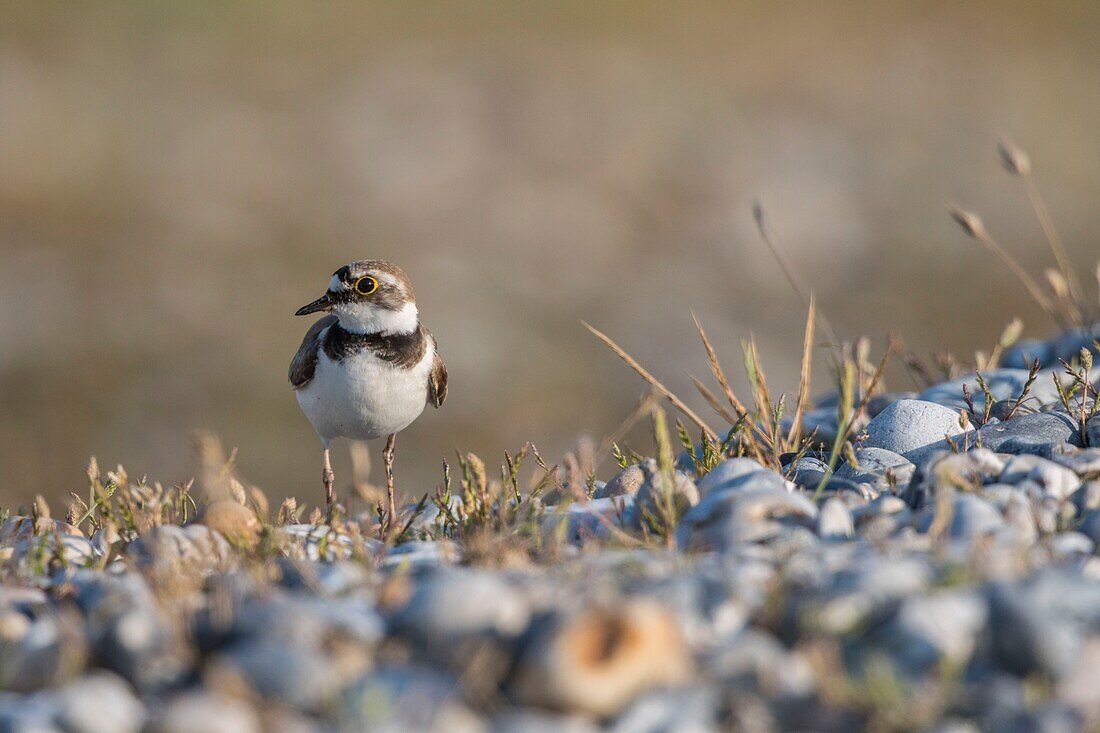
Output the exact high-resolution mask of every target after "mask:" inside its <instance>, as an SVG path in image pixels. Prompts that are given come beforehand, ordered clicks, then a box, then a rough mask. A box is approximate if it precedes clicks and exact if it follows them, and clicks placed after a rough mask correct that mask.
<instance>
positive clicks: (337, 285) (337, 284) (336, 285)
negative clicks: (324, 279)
mask: <svg viewBox="0 0 1100 733" xmlns="http://www.w3.org/2000/svg"><path fill="white" fill-rule="evenodd" d="M328 289H329V290H331V291H332V292H334V293H335V292H338V291H340V290H347V289H348V286H347V285H346V284H345V283H344V281H343V280H341V279H340V278H339V277H337V276H336V275H333V276H332V279H331V280H329V281H328Z"/></svg>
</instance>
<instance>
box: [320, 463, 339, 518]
mask: <svg viewBox="0 0 1100 733" xmlns="http://www.w3.org/2000/svg"><path fill="white" fill-rule="evenodd" d="M321 481H323V482H324V484H325V504H326V505H327V506H328V518H329V521H330V522H331V521H332V513H333V511H334V510H335V508H336V494H335V492H333V490H332V485H333V484H334V483H335V482H336V476H335V474H333V473H332V462H331V461H330V460H329V450H328V448H325V465H324V467H323V468H322V469H321Z"/></svg>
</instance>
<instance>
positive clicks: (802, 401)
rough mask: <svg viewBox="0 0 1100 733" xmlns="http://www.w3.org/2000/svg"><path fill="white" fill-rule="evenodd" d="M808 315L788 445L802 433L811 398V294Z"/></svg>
mask: <svg viewBox="0 0 1100 733" xmlns="http://www.w3.org/2000/svg"><path fill="white" fill-rule="evenodd" d="M808 311H809V312H808V313H807V314H806V330H805V332H804V334H803V337H802V366H801V369H800V371H799V375H798V397H797V399H796V400H795V407H794V420H793V421H792V422H791V429H790V431H789V432H788V433H787V443H793V442H795V440H796V439H797V438H798V437H799V436H800V435H801V432H802V415H803V413H804V412H805V411H806V402H807V400H809V398H810V366H811V360H812V358H813V342H814V319H815V316H816V303H815V300H814V296H813V294H812V293H811V294H810V306H809V308H808Z"/></svg>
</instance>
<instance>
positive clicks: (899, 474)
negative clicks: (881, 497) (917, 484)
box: [836, 447, 916, 491]
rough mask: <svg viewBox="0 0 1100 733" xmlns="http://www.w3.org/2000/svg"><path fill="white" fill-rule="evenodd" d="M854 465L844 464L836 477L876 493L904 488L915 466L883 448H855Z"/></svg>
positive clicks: (903, 457)
mask: <svg viewBox="0 0 1100 733" xmlns="http://www.w3.org/2000/svg"><path fill="white" fill-rule="evenodd" d="M855 458H856V463H854V464H852V463H845V464H844V465H843V466H841V467H840V468H839V469H837V472H836V475H837V476H838V477H840V478H843V479H848V480H850V481H854V482H856V483H862V484H870V485H871V486H872V487H873V488H874V489H875V490H877V491H888V490H890V489H891V488H892V487H895V486H902V487H903V486H906V485H908V483H909V480H910V479H911V478H912V477H913V472H914V470H915V469H916V466H914V465H913V462H912V461H910V460H909V459H907V458H905V456H902V455H900V454H898V453H895V452H893V451H890V450H886V449H884V448H871V447H864V448H857V449H856V451H855Z"/></svg>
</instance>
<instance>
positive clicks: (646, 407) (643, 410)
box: [592, 390, 661, 467]
mask: <svg viewBox="0 0 1100 733" xmlns="http://www.w3.org/2000/svg"><path fill="white" fill-rule="evenodd" d="M660 398H661V395H659V394H658V393H657V392H655V391H654V390H649V391H648V392H646V393H645V394H644V395H643V396H642V398H641V399H640V400H638V405H637V406H636V407H635V408H634V410H633V411H632V412H631V413H630V414H629V415H628V416H627V418H626V419H625V420H623V421H622V422H621V423H619V427H617V428H615V430H614V431H612V432H611V433H610V434H609V435H608V436H607V437H606V438H604V439H603V440H602V441H601V442H600V447H599V448H598V449H597V450H596V455H595V457H594V458H593V459H592V460H593V464H594V467H598V466H599V465H600V463H602V462H603V460H604V459H605V458H606V457H607V456H608V455H609V454H610V453H611V451H612V450H613V449H614V447H615V445H617V444H618V443H619V441H621V440H622V439H623V437H624V436H625V435H626V434H627V433H628V432H630V429H631V428H633V427H634V426H635V425H637V424H638V421H639V420H641V419H642V418H644V417H645V416H646V415H649V414H652V412H653V408H654V407H655V406H656V405H657V402H658V401H659V400H660Z"/></svg>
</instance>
